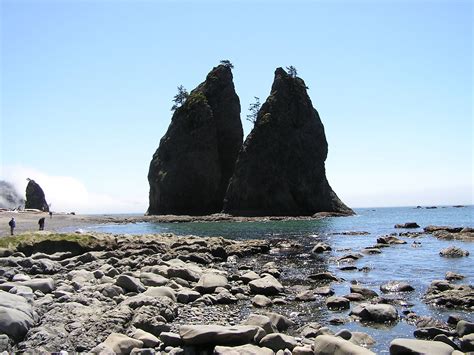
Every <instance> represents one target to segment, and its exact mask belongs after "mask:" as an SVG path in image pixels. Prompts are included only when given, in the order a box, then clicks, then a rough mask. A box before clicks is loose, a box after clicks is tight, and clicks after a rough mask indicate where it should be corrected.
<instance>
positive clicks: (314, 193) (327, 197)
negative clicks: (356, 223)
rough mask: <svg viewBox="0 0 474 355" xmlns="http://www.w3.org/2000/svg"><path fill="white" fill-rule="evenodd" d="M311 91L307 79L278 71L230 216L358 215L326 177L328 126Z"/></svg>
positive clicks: (234, 188) (239, 165)
mask: <svg viewBox="0 0 474 355" xmlns="http://www.w3.org/2000/svg"><path fill="white" fill-rule="evenodd" d="M306 90H307V88H306V85H305V83H304V81H303V80H302V79H301V78H299V77H296V75H289V74H287V73H286V71H285V70H283V69H282V68H277V69H276V71H275V79H274V82H273V86H272V89H271V93H270V96H269V97H268V98H267V100H266V102H265V103H264V104H263V105H262V107H261V109H260V111H259V112H258V115H257V120H256V123H255V126H254V128H253V130H252V132H251V133H250V134H249V136H248V137H247V139H246V140H245V143H244V145H243V147H242V149H241V151H240V153H239V156H238V159H237V162H236V165H235V170H234V174H233V176H232V178H231V180H230V183H229V186H228V189H227V194H226V197H225V201H224V212H226V213H230V214H233V215H242V216H266V215H286V216H307V215H313V214H314V213H317V212H340V213H344V214H352V213H353V211H352V210H351V209H350V208H349V207H347V206H346V205H345V204H344V203H342V201H341V200H340V199H339V198H338V197H337V195H336V194H335V193H334V191H333V190H332V189H331V186H330V185H329V183H328V181H327V179H326V172H325V163H324V162H325V160H326V157H327V153H328V144H327V141H326V136H325V134H324V126H323V124H322V122H321V120H320V118H319V114H318V112H317V111H316V110H315V109H314V107H313V105H312V103H311V100H310V98H309V96H308V94H307V91H306Z"/></svg>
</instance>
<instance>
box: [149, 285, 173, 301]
mask: <svg viewBox="0 0 474 355" xmlns="http://www.w3.org/2000/svg"><path fill="white" fill-rule="evenodd" d="M143 294H144V295H146V296H151V297H168V298H169V299H170V300H172V301H173V302H176V300H177V299H176V292H175V291H174V290H173V289H172V288H171V287H167V286H154V287H148V289H147V290H146V291H145V292H144V293H143Z"/></svg>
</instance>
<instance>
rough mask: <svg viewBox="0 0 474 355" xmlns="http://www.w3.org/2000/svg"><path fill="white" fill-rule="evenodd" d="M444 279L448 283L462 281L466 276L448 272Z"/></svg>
mask: <svg viewBox="0 0 474 355" xmlns="http://www.w3.org/2000/svg"><path fill="white" fill-rule="evenodd" d="M444 278H445V279H446V280H448V281H453V280H462V279H463V278H464V275H461V274H458V273H456V272H452V271H448V272H446V276H445V277H444Z"/></svg>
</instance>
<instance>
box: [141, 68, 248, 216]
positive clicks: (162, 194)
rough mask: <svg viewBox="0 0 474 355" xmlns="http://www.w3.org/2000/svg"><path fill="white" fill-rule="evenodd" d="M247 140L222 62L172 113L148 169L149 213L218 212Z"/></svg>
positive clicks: (191, 213)
mask: <svg viewBox="0 0 474 355" xmlns="http://www.w3.org/2000/svg"><path fill="white" fill-rule="evenodd" d="M242 141H243V130H242V122H241V121H240V100H239V97H238V96H237V94H236V92H235V89H234V83H233V77H232V71H231V69H230V68H229V66H226V65H219V66H217V67H215V68H213V69H212V70H211V72H210V73H209V74H208V75H207V77H206V81H204V82H203V83H201V84H200V85H199V86H198V87H197V88H195V89H194V90H193V91H191V93H190V94H189V96H188V98H187V100H186V101H185V102H184V104H183V105H182V106H181V107H179V108H178V109H177V110H176V111H175V112H174V114H173V117H172V118H171V124H170V126H169V127H168V131H167V132H166V134H165V135H164V136H163V138H162V139H161V141H160V145H159V147H158V149H157V151H156V152H155V154H154V155H153V159H152V161H151V163H150V169H149V173H148V181H149V183H150V195H149V200H150V204H149V208H148V214H152V215H153V214H189V215H204V214H211V213H216V212H220V211H221V210H222V204H223V200H224V195H225V192H226V189H227V185H228V183H229V179H230V177H231V176H232V173H233V171H234V165H235V161H236V159H237V155H238V153H239V150H240V147H241V146H242Z"/></svg>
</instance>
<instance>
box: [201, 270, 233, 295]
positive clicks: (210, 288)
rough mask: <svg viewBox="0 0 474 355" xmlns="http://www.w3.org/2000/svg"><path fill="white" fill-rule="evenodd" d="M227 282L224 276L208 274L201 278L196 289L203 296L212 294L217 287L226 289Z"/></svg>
mask: <svg viewBox="0 0 474 355" xmlns="http://www.w3.org/2000/svg"><path fill="white" fill-rule="evenodd" d="M227 282H228V281H227V278H226V277H225V276H223V275H219V274H213V273H206V274H203V275H202V276H201V277H200V279H199V281H198V283H197V285H196V287H195V288H196V291H198V292H199V293H201V294H204V293H212V292H214V290H215V289H216V288H217V287H226V286H227Z"/></svg>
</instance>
